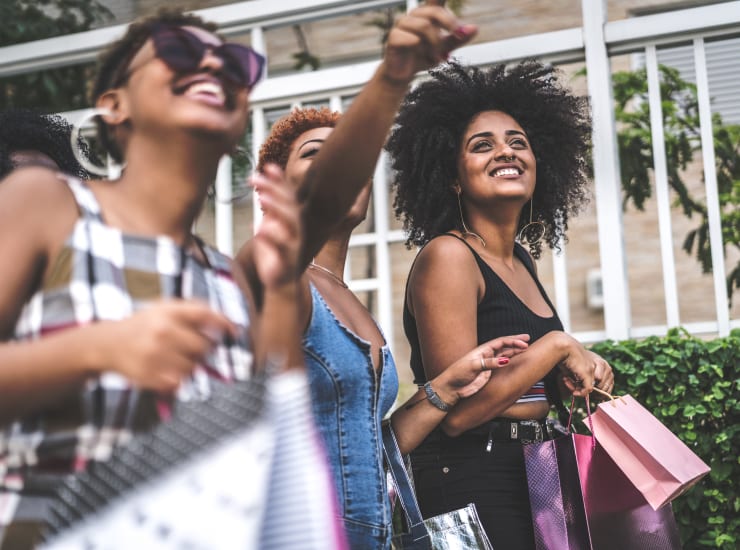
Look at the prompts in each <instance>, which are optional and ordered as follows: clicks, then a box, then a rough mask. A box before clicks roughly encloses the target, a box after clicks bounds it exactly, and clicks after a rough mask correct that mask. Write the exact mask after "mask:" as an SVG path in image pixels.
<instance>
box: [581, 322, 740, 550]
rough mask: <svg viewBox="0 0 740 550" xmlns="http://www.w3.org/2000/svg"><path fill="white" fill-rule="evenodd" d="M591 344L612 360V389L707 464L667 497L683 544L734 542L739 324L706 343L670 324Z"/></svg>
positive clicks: (739, 469)
mask: <svg viewBox="0 0 740 550" xmlns="http://www.w3.org/2000/svg"><path fill="white" fill-rule="evenodd" d="M591 349H592V350H593V351H595V352H596V353H598V354H599V355H601V356H602V357H604V358H605V359H606V360H607V361H609V363H610V364H611V365H612V368H613V369H614V372H615V378H616V384H615V392H616V394H618V395H623V394H627V393H628V394H630V395H631V396H632V397H634V398H635V399H637V400H638V401H639V402H640V403H641V404H642V405H644V406H645V408H647V409H648V410H649V411H651V412H652V413H653V414H654V415H655V416H656V417H657V418H658V419H660V421H661V422H663V424H665V425H666V426H667V427H668V428H669V429H670V430H671V431H672V432H673V433H674V434H676V435H677V436H678V437H679V438H680V439H681V440H682V441H683V442H684V443H686V444H687V445H689V446H690V447H691V448H692V450H693V451H694V452H695V453H696V454H697V455H699V456H700V457H701V458H702V459H703V460H704V461H705V462H706V463H707V464H709V465H710V466H711V468H712V471H711V472H710V474H709V475H708V476H706V477H704V478H703V479H702V480H701V481H700V482H699V483H698V484H697V485H696V486H695V487H693V488H692V489H690V490H689V491H688V492H687V493H685V494H684V495H682V496H680V497H679V498H677V499H676V500H675V501H673V509H674V512H675V515H676V521H677V522H678V525H679V528H680V531H681V539H682V541H683V544H684V548H685V549H686V550H691V549H694V548H723V549H735V548H738V547H740V534H739V532H740V496H739V495H738V490H737V489H738V480H740V459H739V458H738V452H739V451H740V444H739V442H738V434H739V433H740V425H739V424H738V420H739V419H738V416H739V414H738V413H739V412H740V404H739V403H738V389H740V380H738V372H740V330H734V331H733V332H732V333H731V334H730V335H729V336H728V337H726V338H718V339H716V340H711V341H705V340H701V339H699V338H696V337H693V336H691V335H689V334H688V333H687V332H686V331H684V330H680V329H673V330H671V331H670V332H669V333H668V335H667V336H665V337H650V338H646V339H644V340H639V341H638V340H627V341H624V342H612V341H608V342H603V343H599V344H596V345H594V346H593V347H592V348H591Z"/></svg>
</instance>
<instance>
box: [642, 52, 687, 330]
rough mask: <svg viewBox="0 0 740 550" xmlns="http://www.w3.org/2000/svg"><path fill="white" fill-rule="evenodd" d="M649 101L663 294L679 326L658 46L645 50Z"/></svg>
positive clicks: (671, 322) (671, 319)
mask: <svg viewBox="0 0 740 550" xmlns="http://www.w3.org/2000/svg"><path fill="white" fill-rule="evenodd" d="M645 65H646V68H647V81H648V100H649V103H650V131H651V133H652V138H653V164H654V166H653V170H654V173H655V198H656V199H657V202H658V230H659V232H660V257H661V260H662V265H663V293H664V294H665V309H666V323H667V325H668V326H669V327H677V326H678V325H679V324H680V320H679V310H678V290H677V285H676V261H675V259H674V257H673V232H672V230H671V199H670V195H669V190H668V168H667V166H666V156H665V155H666V153H665V136H664V132H663V106H662V105H661V97H660V74H659V72H658V56H657V53H656V50H655V45H652V44H651V45H648V46H647V48H645Z"/></svg>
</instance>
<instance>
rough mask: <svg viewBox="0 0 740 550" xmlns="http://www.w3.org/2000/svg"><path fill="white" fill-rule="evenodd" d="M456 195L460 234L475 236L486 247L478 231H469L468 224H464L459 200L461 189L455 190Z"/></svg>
mask: <svg viewBox="0 0 740 550" xmlns="http://www.w3.org/2000/svg"><path fill="white" fill-rule="evenodd" d="M456 195H457V209H458V211H459V212H460V223H461V224H462V228H463V230H462V236H463V238H465V237H468V236H470V237H475V238H476V239H478V240H479V241H480V244H482V245H483V248H485V247H486V241H484V240H483V237H481V236H480V235H478V233H475V232H474V231H471V230H470V229H468V226H467V225H466V224H465V216H463V209H462V201H460V195H462V190H460V191H457V192H456Z"/></svg>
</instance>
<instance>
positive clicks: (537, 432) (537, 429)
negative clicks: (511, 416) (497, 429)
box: [512, 420, 545, 445]
mask: <svg viewBox="0 0 740 550" xmlns="http://www.w3.org/2000/svg"><path fill="white" fill-rule="evenodd" d="M519 424H521V425H522V426H532V427H533V428H534V439H524V438H522V439H521V442H522V445H526V444H528V443H541V442H542V441H544V440H545V437H544V433H543V431H542V424H540V423H539V422H538V421H537V420H520V421H519ZM512 432H513V430H512Z"/></svg>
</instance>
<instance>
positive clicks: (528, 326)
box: [403, 233, 563, 396]
mask: <svg viewBox="0 0 740 550" xmlns="http://www.w3.org/2000/svg"><path fill="white" fill-rule="evenodd" d="M444 236H450V237H454V238H456V239H458V240H459V241H461V242H462V243H463V244H465V246H467V247H468V249H469V250H470V251H471V252H472V253H473V256H474V257H475V261H476V263H477V264H478V269H480V272H481V275H483V280H484V281H485V291H484V293H483V298H482V299H481V301H480V303H479V304H478V316H477V323H476V325H477V329H478V345H480V344H483V343H484V342H487V341H488V340H491V339H493V338H498V337H500V336H509V335H512V334H529V335H530V340H529V343H530V344H531V343H533V342H535V341H536V340H537V339H538V338H541V337H542V336H544V335H545V334H547V333H548V332H550V331H553V330H563V324H562V323H561V322H560V319H559V318H558V316H557V313H555V308H554V307H553V305H552V302H550V298H548V296H547V293H546V292H545V289H544V288H543V287H542V285H541V284H540V281H539V279H538V278H537V275H536V274H535V271H534V264H533V262H532V258H531V257H530V256H529V254H527V252H526V251H525V250H524V247H522V246H521V245H520V244H519V243H515V244H514V255H515V256H516V257H517V258H519V260H520V261H521V262H522V263H523V264H524V267H526V269H527V271H528V272H529V274H530V275H531V276H532V279H534V282H535V283H536V284H537V288H538V289H539V291H540V293H541V294H542V297H543V298H544V299H545V302H547V305H548V306H550V309H551V310H552V311H553V312H554V313H553V316H552V317H540V316H539V315H537V314H536V313H534V312H533V311H532V310H531V309H529V308H528V307H527V306H526V305H525V304H524V303H523V302H522V301H521V300H520V299H519V298H518V297H517V295H516V294H514V292H513V291H512V290H511V289H510V288H509V287H508V286H507V285H506V283H504V281H503V280H501V278H500V277H499V276H498V275H497V274H496V272H495V271H494V270H493V269H491V267H490V266H489V265H488V264H487V263H486V262H485V261H483V258H481V257H480V256H479V255H478V253H477V252H476V251H475V250H474V249H473V247H471V246H470V245H469V244H468V243H466V242H465V241H464V240H463V239H461V238H460V237H458V236H457V235H454V234H452V233H445V234H444ZM437 238H439V237H437ZM406 286H407V291H408V282H407V283H406ZM403 329H404V332H405V333H406V338H407V339H408V341H409V344H410V346H411V361H410V362H411V370H412V372H413V373H414V383H416V384H424V383H425V382H426V381H427V379H426V374H425V373H424V365H423V364H422V361H421V349H420V346H419V334H418V332H417V329H416V320H415V319H414V317H413V315H412V314H411V312H410V311H409V308H408V302H406V301H404V307H403ZM554 370H555V369H553V371H551V373H552V374H554ZM545 383H546V387H547V390H548V391H547V393H548V396H550V395H555V394H554V393H553V391H555V388H556V386H555V385H554V384H555V379H554V377H553V376H550V375H548V376H547V377H546V378H545Z"/></svg>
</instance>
